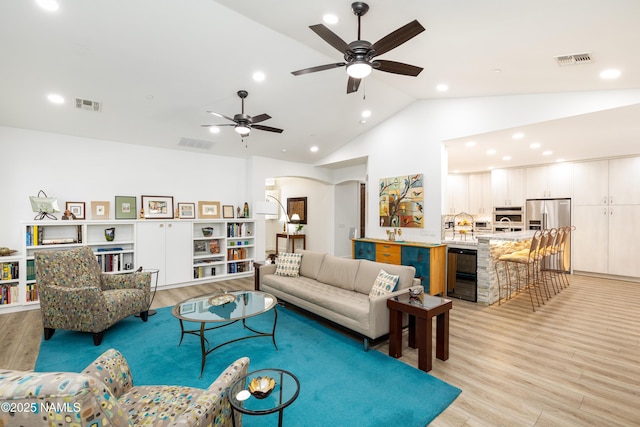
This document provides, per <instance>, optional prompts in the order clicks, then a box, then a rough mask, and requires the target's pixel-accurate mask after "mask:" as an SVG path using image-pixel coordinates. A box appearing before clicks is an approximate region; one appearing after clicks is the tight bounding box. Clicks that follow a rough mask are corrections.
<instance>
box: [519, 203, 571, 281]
mask: <svg viewBox="0 0 640 427" xmlns="http://www.w3.org/2000/svg"><path fill="white" fill-rule="evenodd" d="M525 209H526V210H525V218H526V221H527V223H526V228H527V230H545V229H547V228H559V227H567V226H570V225H571V199H528V200H527V205H526V208H525ZM570 260H571V242H570V241H567V243H566V245H565V264H564V265H565V268H566V270H567V271H571V265H570Z"/></svg>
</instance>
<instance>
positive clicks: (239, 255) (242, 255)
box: [227, 248, 247, 261]
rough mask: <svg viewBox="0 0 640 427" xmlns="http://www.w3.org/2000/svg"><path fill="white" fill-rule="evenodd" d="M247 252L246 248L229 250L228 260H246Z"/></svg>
mask: <svg viewBox="0 0 640 427" xmlns="http://www.w3.org/2000/svg"><path fill="white" fill-rule="evenodd" d="M246 258H247V250H246V249H245V248H235V249H227V260H229V261H231V260H236V259H246Z"/></svg>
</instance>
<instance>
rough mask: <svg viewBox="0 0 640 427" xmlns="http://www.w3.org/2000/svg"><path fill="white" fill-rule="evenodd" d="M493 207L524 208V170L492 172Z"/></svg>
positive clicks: (496, 170) (497, 170) (498, 170)
mask: <svg viewBox="0 0 640 427" xmlns="http://www.w3.org/2000/svg"><path fill="white" fill-rule="evenodd" d="M491 192H492V198H493V206H494V207H495V206H524V170H523V169H494V170H492V171H491Z"/></svg>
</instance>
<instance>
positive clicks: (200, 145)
mask: <svg viewBox="0 0 640 427" xmlns="http://www.w3.org/2000/svg"><path fill="white" fill-rule="evenodd" d="M178 145H179V146H181V147H188V148H196V149H198V150H209V149H210V148H211V147H212V146H213V143H212V142H211V141H203V140H201V139H193V138H180V141H179V142H178Z"/></svg>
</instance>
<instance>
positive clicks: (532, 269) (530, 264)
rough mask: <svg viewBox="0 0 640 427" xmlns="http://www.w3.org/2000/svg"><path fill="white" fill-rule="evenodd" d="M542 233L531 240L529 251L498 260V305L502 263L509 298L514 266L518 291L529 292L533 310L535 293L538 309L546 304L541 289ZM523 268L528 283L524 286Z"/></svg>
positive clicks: (496, 266) (536, 234)
mask: <svg viewBox="0 0 640 427" xmlns="http://www.w3.org/2000/svg"><path fill="white" fill-rule="evenodd" d="M541 237H542V232H541V231H540V230H538V231H536V232H535V233H534V235H533V237H532V238H531V245H530V246H529V249H523V250H520V251H515V252H512V253H508V254H504V255H502V256H500V257H499V258H498V262H496V265H495V269H496V275H497V278H498V304H500V289H501V288H502V286H501V285H500V272H499V270H498V265H499V264H500V262H503V263H504V269H505V273H506V278H507V290H508V294H509V296H510V295H511V289H512V287H513V286H512V285H513V284H512V280H511V273H510V269H509V266H510V265H512V266H513V269H514V270H515V272H516V280H517V286H518V290H520V289H521V287H525V288H527V290H528V291H529V299H530V300H531V309H532V310H533V311H536V308H535V305H534V302H533V294H534V293H535V296H536V302H537V303H538V307H540V303H541V302H542V304H544V298H543V297H542V293H541V292H540V289H539V284H540V279H541V277H540V260H541V252H540V251H539V250H540V243H541ZM521 268H523V269H524V270H525V272H526V282H525V283H524V285H523V284H522V283H521V279H520V269H521Z"/></svg>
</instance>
